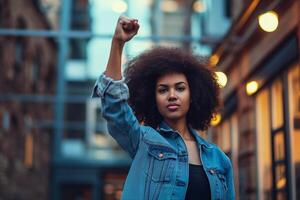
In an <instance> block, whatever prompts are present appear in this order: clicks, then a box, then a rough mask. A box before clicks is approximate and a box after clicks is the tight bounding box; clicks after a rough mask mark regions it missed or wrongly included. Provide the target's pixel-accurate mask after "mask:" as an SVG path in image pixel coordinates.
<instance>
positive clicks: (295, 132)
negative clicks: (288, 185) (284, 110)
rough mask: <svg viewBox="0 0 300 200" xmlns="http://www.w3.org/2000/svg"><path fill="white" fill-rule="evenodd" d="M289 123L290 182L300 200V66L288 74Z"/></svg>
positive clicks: (294, 67)
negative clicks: (292, 183)
mask: <svg viewBox="0 0 300 200" xmlns="http://www.w3.org/2000/svg"><path fill="white" fill-rule="evenodd" d="M288 88H289V89H288V91H289V114H290V115H289V122H290V133H291V134H290V137H291V138H290V141H291V146H292V147H291V151H292V181H293V182H294V183H295V184H294V186H293V187H295V188H294V190H295V191H296V199H300V65H299V64H297V65H295V66H293V67H292V68H291V70H290V71H289V73H288Z"/></svg>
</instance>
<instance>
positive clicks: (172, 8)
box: [161, 0, 178, 12]
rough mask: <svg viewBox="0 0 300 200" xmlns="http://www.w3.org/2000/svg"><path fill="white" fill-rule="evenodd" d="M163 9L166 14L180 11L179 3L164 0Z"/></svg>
mask: <svg viewBox="0 0 300 200" xmlns="http://www.w3.org/2000/svg"><path fill="white" fill-rule="evenodd" d="M161 9H162V11H164V12H176V11H177V10H178V3H177V2H176V1H173V0H164V1H162V2H161Z"/></svg>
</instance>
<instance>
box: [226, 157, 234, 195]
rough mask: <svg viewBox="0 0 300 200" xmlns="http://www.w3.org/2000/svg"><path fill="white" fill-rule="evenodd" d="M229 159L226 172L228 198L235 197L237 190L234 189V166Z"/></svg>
mask: <svg viewBox="0 0 300 200" xmlns="http://www.w3.org/2000/svg"><path fill="white" fill-rule="evenodd" d="M227 159H228V166H227V173H226V182H227V187H228V191H227V193H226V199H230V200H232V199H235V190H234V178H233V168H232V165H231V161H230V159H229V158H228V157H227Z"/></svg>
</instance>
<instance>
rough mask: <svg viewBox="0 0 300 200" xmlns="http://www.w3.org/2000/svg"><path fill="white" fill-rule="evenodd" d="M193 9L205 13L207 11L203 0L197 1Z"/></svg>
mask: <svg viewBox="0 0 300 200" xmlns="http://www.w3.org/2000/svg"><path fill="white" fill-rule="evenodd" d="M193 9H194V11H195V12H199V13H203V12H205V11H206V7H205V4H204V3H203V1H196V2H195V3H194V4H193Z"/></svg>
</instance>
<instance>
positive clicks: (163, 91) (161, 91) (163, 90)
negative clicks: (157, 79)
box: [158, 88, 167, 94]
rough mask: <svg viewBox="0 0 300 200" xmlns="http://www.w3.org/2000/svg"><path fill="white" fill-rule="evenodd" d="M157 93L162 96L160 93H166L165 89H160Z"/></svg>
mask: <svg viewBox="0 0 300 200" xmlns="http://www.w3.org/2000/svg"><path fill="white" fill-rule="evenodd" d="M158 92H159V93H161V94H162V93H165V92H167V89H166V88H161V89H158Z"/></svg>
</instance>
